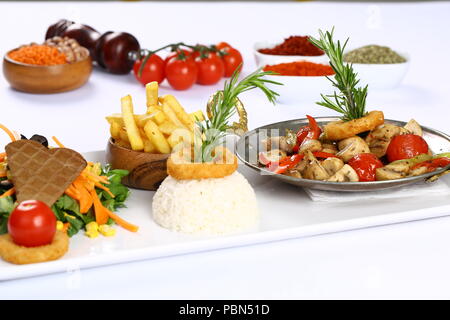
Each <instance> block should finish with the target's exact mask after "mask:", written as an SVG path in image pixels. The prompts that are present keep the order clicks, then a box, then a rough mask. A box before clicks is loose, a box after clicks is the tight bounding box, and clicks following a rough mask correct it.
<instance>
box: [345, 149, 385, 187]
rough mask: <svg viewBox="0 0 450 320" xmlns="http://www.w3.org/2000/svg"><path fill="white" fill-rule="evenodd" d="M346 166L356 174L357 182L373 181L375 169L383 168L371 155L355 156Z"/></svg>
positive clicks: (375, 157)
mask: <svg viewBox="0 0 450 320" xmlns="http://www.w3.org/2000/svg"><path fill="white" fill-rule="evenodd" d="M348 164H349V166H350V167H352V168H353V169H354V170H355V171H356V173H357V174H358V177H359V181H375V177H376V170H377V168H381V167H382V166H383V163H382V162H381V161H380V160H379V159H378V158H377V156H376V155H374V154H372V153H360V154H357V155H356V156H354V157H353V158H351V159H350V161H349V162H348Z"/></svg>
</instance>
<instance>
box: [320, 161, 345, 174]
mask: <svg viewBox="0 0 450 320" xmlns="http://www.w3.org/2000/svg"><path fill="white" fill-rule="evenodd" d="M343 166H344V161H342V160H341V159H338V158H327V159H325V160H323V161H322V167H323V168H324V169H325V170H326V171H327V173H328V175H329V176H330V177H331V176H333V175H334V174H335V173H336V172H338V171H339V170H341V169H342V167H343Z"/></svg>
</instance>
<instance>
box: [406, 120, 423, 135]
mask: <svg viewBox="0 0 450 320" xmlns="http://www.w3.org/2000/svg"><path fill="white" fill-rule="evenodd" d="M403 128H405V129H406V130H408V132H409V133H412V134H416V135H418V136H422V135H423V132H422V127H421V126H420V124H419V123H418V122H417V121H416V120H414V119H411V120H409V121H408V123H407V124H406V125H405V126H404V127H403Z"/></svg>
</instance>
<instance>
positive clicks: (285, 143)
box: [262, 136, 295, 153]
mask: <svg viewBox="0 0 450 320" xmlns="http://www.w3.org/2000/svg"><path fill="white" fill-rule="evenodd" d="M262 143H263V146H264V148H265V150H267V151H269V150H272V149H280V150H281V151H284V152H286V153H292V149H293V148H294V145H295V143H294V144H292V141H291V139H288V138H286V137H283V136H280V137H271V138H268V139H267V140H264V141H263V142H262Z"/></svg>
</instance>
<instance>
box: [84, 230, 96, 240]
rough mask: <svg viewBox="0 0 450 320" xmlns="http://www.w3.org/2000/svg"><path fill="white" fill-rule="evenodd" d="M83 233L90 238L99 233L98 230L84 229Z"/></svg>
mask: <svg viewBox="0 0 450 320" xmlns="http://www.w3.org/2000/svg"><path fill="white" fill-rule="evenodd" d="M84 234H85V235H86V236H88V237H89V238H91V239H93V238H97V237H98V235H99V233H98V231H86V232H85V233H84Z"/></svg>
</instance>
